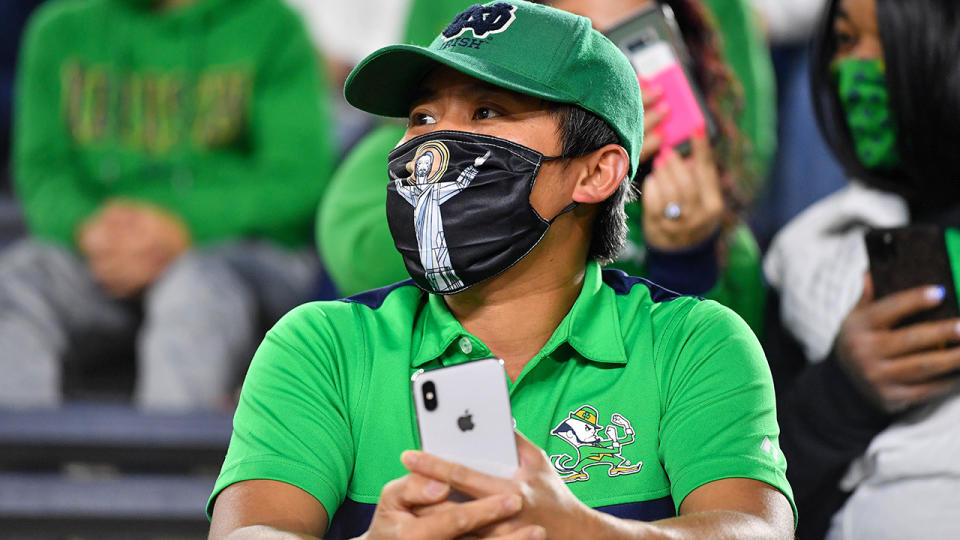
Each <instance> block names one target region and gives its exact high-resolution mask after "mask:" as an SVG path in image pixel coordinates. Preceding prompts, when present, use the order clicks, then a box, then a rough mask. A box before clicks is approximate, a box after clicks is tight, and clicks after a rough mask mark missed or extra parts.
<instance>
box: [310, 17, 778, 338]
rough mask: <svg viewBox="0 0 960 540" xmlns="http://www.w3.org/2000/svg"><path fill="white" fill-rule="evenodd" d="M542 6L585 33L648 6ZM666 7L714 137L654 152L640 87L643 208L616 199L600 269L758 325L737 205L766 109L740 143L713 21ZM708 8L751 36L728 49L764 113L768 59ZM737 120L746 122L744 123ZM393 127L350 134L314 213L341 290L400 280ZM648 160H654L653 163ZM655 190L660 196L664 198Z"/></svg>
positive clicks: (736, 88)
mask: <svg viewBox="0 0 960 540" xmlns="http://www.w3.org/2000/svg"><path fill="white" fill-rule="evenodd" d="M547 3H548V4H550V5H553V6H554V7H557V8H559V9H563V10H566V11H570V12H573V13H576V14H579V15H584V16H587V17H589V18H591V19H592V20H593V23H594V27H595V28H597V29H598V30H600V31H604V30H606V29H608V28H611V27H612V26H613V25H614V24H616V23H617V22H619V21H622V20H624V19H625V18H627V17H629V16H630V15H631V14H633V13H635V12H636V11H637V10H639V9H641V8H642V7H643V6H645V5H647V4H648V3H649V1H648V0H632V1H619V2H607V1H604V2H599V1H588V0H562V1H561V0H558V1H556V2H547ZM447 4H449V5H450V9H451V10H453V11H450V12H451V13H455V12H456V11H455V9H456V8H455V7H454V5H456V4H459V5H460V6H462V5H466V4H469V2H463V1H459V2H446V3H442V4H441V5H444V6H446V5H447ZM667 4H668V5H670V6H671V7H672V8H673V9H674V12H675V13H676V15H677V18H678V22H679V24H680V27H681V30H682V31H683V32H684V36H685V39H686V41H687V45H688V47H689V48H690V49H691V51H692V53H693V55H694V57H695V60H696V64H697V73H696V76H697V82H698V83H699V84H700V85H701V87H702V88H704V89H705V92H706V94H707V97H708V102H709V104H710V107H711V112H712V113H713V115H714V116H715V117H716V118H717V119H718V120H719V124H720V126H721V138H720V143H719V145H718V147H717V148H716V149H714V150H713V151H711V150H709V149H707V151H706V152H705V153H704V155H694V156H692V157H691V158H690V159H683V158H681V157H679V156H678V155H677V154H676V153H675V152H673V151H671V150H669V149H664V148H661V147H660V142H659V138H658V136H657V135H656V127H657V126H658V125H659V123H660V122H662V121H663V120H664V119H665V118H666V117H667V115H669V112H667V111H663V110H662V109H661V110H658V109H657V104H658V99H659V96H658V95H657V92H656V91H655V89H647V91H646V92H644V100H645V103H644V105H645V107H646V108H647V110H648V111H650V112H649V114H648V115H647V118H646V120H645V122H646V125H645V129H646V131H647V133H648V137H647V139H646V140H645V141H644V148H643V153H642V154H641V160H642V161H643V165H642V166H641V167H640V172H639V174H640V176H638V180H637V181H636V183H635V184H634V186H635V189H636V188H638V187H639V188H640V191H642V192H644V193H645V194H646V197H645V198H644V202H643V205H645V206H646V207H644V208H642V207H641V203H640V202H633V203H630V204H628V205H627V214H628V216H629V227H630V229H629V241H628V246H627V248H626V250H625V251H624V253H623V254H622V255H621V257H620V258H619V259H618V260H617V261H616V262H615V263H613V265H612V266H613V267H616V268H621V269H623V270H625V271H627V272H628V273H630V274H633V275H643V276H646V277H649V278H651V279H652V280H654V281H656V282H657V283H659V284H661V285H663V286H665V287H667V288H670V289H672V290H676V291H679V292H683V293H687V294H702V295H704V296H705V297H707V298H710V299H714V300H717V301H719V302H721V303H723V304H725V305H727V306H729V307H731V308H732V309H734V311H736V312H737V313H738V314H739V315H741V316H742V317H743V318H744V319H745V320H746V321H747V322H748V323H749V324H750V325H751V327H752V328H754V330H755V331H758V332H759V330H760V326H761V324H762V319H763V302H764V293H763V282H762V276H761V271H760V255H759V252H758V250H757V247H756V244H755V242H754V241H753V238H752V236H751V234H750V232H749V230H748V229H747V228H746V226H745V225H743V224H742V222H740V220H739V218H738V217H737V215H738V214H737V212H738V211H739V210H740V209H741V208H742V207H743V206H744V205H745V204H746V203H747V201H749V199H750V197H751V194H752V193H753V191H754V190H755V189H756V187H757V186H758V184H759V183H760V178H761V171H762V170H763V169H764V168H765V164H764V163H763V162H762V160H760V159H757V156H756V155H755V154H754V153H753V149H754V148H755V147H758V146H761V145H762V144H767V145H768V149H769V153H772V146H770V143H769V142H767V143H762V142H761V140H763V141H766V140H767V139H768V138H770V137H772V133H773V127H772V119H771V118H770V117H771V116H772V115H771V114H769V113H768V114H765V115H755V118H759V117H760V116H763V117H764V118H763V121H766V122H771V125H770V126H769V129H765V128H762V127H757V128H756V129H753V128H751V132H752V133H754V134H755V135H756V137H757V141H758V143H757V144H756V145H754V144H752V143H751V141H750V139H749V138H748V137H747V136H745V134H744V131H742V130H741V129H739V127H738V124H737V121H738V120H740V119H741V118H742V116H741V115H742V114H743V105H744V100H743V95H744V93H743V92H742V91H741V89H742V86H741V84H740V83H739V82H738V80H737V78H736V77H735V76H734V75H733V73H732V72H731V70H730V68H729V67H728V65H727V64H726V63H725V62H724V61H723V53H722V45H721V40H720V39H719V37H718V35H717V34H716V32H715V31H714V27H713V25H712V23H711V22H710V21H712V20H713V19H712V18H711V17H710V15H709V12H708V11H706V10H705V8H704V7H703V6H702V5H701V4H699V3H697V2H693V1H688V0H671V1H669V2H667ZM427 5H430V6H433V5H435V4H434V3H433V2H427V1H423V0H421V1H419V2H414V5H413V9H412V11H411V17H410V21H411V24H413V23H414V22H419V23H421V24H422V21H426V20H430V21H432V20H437V19H435V18H430V15H429V14H428V13H427V7H426V6H427ZM445 9H446V8H445ZM717 9H718V10H719V11H723V12H724V19H725V20H728V21H731V22H729V24H730V25H732V26H733V27H736V28H742V29H745V30H748V31H752V32H754V38H755V39H749V40H748V39H740V40H738V41H737V43H738V44H739V47H740V48H738V49H737V53H738V56H743V57H744V58H746V59H745V60H743V61H740V62H738V64H739V65H741V66H745V67H744V68H743V69H744V71H745V73H747V74H748V76H749V77H750V81H751V82H754V83H756V84H755V85H751V87H752V92H753V93H755V94H757V95H758V96H760V98H759V99H757V100H755V102H754V103H760V102H769V103H770V107H769V110H770V111H772V109H773V105H772V103H773V88H772V85H770V84H766V83H764V82H763V81H768V82H769V80H770V65H769V62H770V61H769V55H768V53H767V52H766V49H765V48H764V47H763V45H762V38H761V37H760V36H759V34H758V33H757V30H756V29H755V28H753V27H751V26H749V25H748V24H747V22H748V21H751V20H752V19H750V17H749V11H748V8H747V6H746V4H744V3H743V2H741V1H739V0H738V1H736V2H733V3H730V2H726V3H723V5H722V6H720V5H719V3H718V6H717ZM738 25H739V26H738ZM433 30H434V31H436V29H433ZM417 36H420V39H423V40H424V42H423V43H424V44H425V43H426V40H427V39H429V38H427V36H430V33H429V32H424V33H422V34H419V33H418V34H417V35H414V34H410V35H408V38H416V37H417ZM751 73H753V74H752V75H750V74H751ZM764 74H766V75H764ZM760 110H764V109H763V108H762V107H761V109H760ZM745 125H752V124H751V123H750V122H746V123H745ZM403 129H404V128H403V126H398V125H390V124H388V125H385V126H384V127H381V128H380V129H378V130H377V131H375V132H374V133H372V134H371V135H369V136H368V137H367V138H365V139H364V140H362V141H361V142H360V143H359V144H358V145H357V147H356V148H355V149H354V151H353V152H352V153H351V154H350V155H349V156H348V157H347V158H346V159H345V160H344V162H343V164H342V165H341V166H340V168H339V169H338V171H337V172H336V173H335V174H334V178H333V179H332V180H331V185H330V189H329V190H328V193H327V196H326V197H325V198H324V201H323V203H322V205H321V208H320V210H319V212H318V222H317V236H318V242H319V244H320V246H319V247H320V252H321V254H322V257H323V259H324V261H325V264H326V266H327V268H328V269H329V271H330V275H331V276H332V277H333V279H334V281H335V282H336V283H337V285H338V286H339V287H340V289H341V293H344V294H352V293H356V292H358V291H362V290H366V289H370V288H374V287H379V286H384V285H387V284H389V283H392V282H395V281H400V280H402V279H405V278H406V276H407V274H406V270H405V269H404V265H403V262H402V260H401V258H400V256H399V254H398V253H397V252H396V250H395V249H394V248H393V241H392V239H391V237H390V232H389V229H388V226H387V221H386V219H385V218H384V207H385V204H386V190H385V185H386V177H385V173H384V170H385V163H386V156H387V154H388V153H389V151H390V150H391V149H392V148H393V147H394V146H395V145H396V143H397V141H398V140H400V138H401V137H402V134H403ZM661 151H663V152H661ZM658 155H660V156H661V157H662V159H661V160H660V162H659V165H658V166H654V165H653V163H654V158H655V157H656V156H658ZM714 156H715V157H714ZM651 172H652V174H651ZM648 175H649V176H648ZM644 177H647V180H646V182H644V184H643V187H640V180H639V179H642V178H644ZM667 193H671V195H670V196H669V197H668V196H667ZM654 194H656V195H654ZM670 204H677V205H679V206H680V207H681V208H682V213H681V215H680V216H679V219H668V218H667V217H666V216H665V213H664V212H665V208H666V206H668V205H670Z"/></svg>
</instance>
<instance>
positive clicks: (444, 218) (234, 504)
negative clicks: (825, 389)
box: [207, 0, 793, 539]
mask: <svg viewBox="0 0 960 540" xmlns="http://www.w3.org/2000/svg"><path fill="white" fill-rule="evenodd" d="M345 93H346V97H347V99H348V101H350V102H351V103H352V104H354V105H355V106H357V107H359V108H361V109H364V110H367V111H369V112H372V113H375V114H382V115H387V116H402V117H407V118H408V123H409V127H408V129H407V132H406V135H405V137H404V139H403V140H402V141H401V143H400V144H399V145H398V146H397V147H396V148H395V149H394V150H393V151H392V152H391V153H390V156H389V160H388V174H389V177H390V181H389V182H387V183H386V188H387V219H388V221H389V222H390V229H391V233H392V235H393V237H394V241H395V244H396V247H397V249H398V251H399V252H400V254H401V256H402V257H403V259H404V263H405V264H406V267H407V270H408V271H409V273H410V275H411V278H412V280H410V281H407V282H403V283H400V284H397V285H394V286H391V287H387V288H385V289H379V290H375V291H370V292H368V293H364V294H361V295H358V296H355V297H352V298H349V299H346V300H344V301H338V302H321V303H313V304H309V305H306V306H302V307H300V308H298V309H296V310H294V311H293V312H291V313H290V314H288V315H287V316H286V317H285V318H284V319H283V320H282V321H281V322H280V323H278V324H277V326H276V327H274V328H273V329H272V330H271V331H270V333H268V335H267V336H266V338H265V340H264V342H263V344H262V345H261V347H260V349H259V350H258V352H257V354H256V356H255V357H254V360H253V362H252V364H251V367H250V371H249V372H248V375H247V378H246V381H245V383H244V388H243V392H242V395H241V398H240V404H239V407H238V409H237V414H236V417H235V419H234V433H233V437H232V439H231V443H230V449H229V451H228V453H227V457H226V459H225V462H224V465H223V469H222V471H221V473H220V477H219V478H218V480H217V483H216V486H215V487H214V491H213V494H212V495H211V497H210V501H209V503H208V507H207V510H208V512H209V513H210V514H211V517H212V525H211V534H210V536H211V538H225V537H228V536H229V537H230V538H261V537H269V538H311V537H316V536H323V537H324V538H353V537H362V538H367V539H375V538H458V537H461V536H464V535H466V536H476V537H495V538H547V537H550V538H602V537H612V538H643V537H649V538H656V537H666V536H669V537H671V538H741V537H746V536H749V537H754V538H789V537H792V532H793V529H792V527H791V516H792V512H791V502H790V501H791V499H792V494H791V492H790V487H789V485H788V484H787V483H786V480H785V476H784V472H785V468H786V463H785V462H784V460H783V457H782V455H781V454H780V452H779V449H778V447H777V436H778V433H779V430H778V428H777V425H776V418H775V416H776V415H775V410H774V397H773V387H772V382H771V379H770V375H769V372H768V370H767V367H766V361H765V359H764V358H763V353H762V351H761V350H760V348H759V345H758V344H757V341H756V339H755V338H754V337H753V334H752V332H751V331H750V329H749V328H748V327H747V326H746V324H745V323H744V322H743V321H742V320H740V319H739V318H738V317H737V316H736V315H735V314H733V313H732V312H731V311H729V310H728V309H726V308H723V307H722V306H720V305H718V304H716V303H715V302H711V301H704V300H701V299H698V298H692V297H679V296H677V295H675V294H672V293H670V292H669V291H666V290H664V289H662V288H660V287H657V286H656V285H654V284H652V283H650V282H647V281H645V280H642V279H638V278H631V277H629V276H627V275H625V274H623V273H622V272H618V271H604V270H601V268H600V263H601V262H605V261H607V260H609V258H610V257H611V253H615V252H616V251H617V250H618V249H619V247H620V246H621V245H622V242H623V241H624V234H625V231H624V219H625V217H624V214H623V203H624V198H625V196H626V193H627V190H626V184H625V183H624V180H625V179H627V178H629V177H630V176H631V175H633V174H634V171H635V170H636V167H637V159H638V152H639V148H640V144H641V140H642V133H641V131H642V128H641V126H642V107H641V99H640V93H639V89H638V88H637V84H636V77H635V75H634V73H633V69H632V68H631V66H630V64H629V62H628V61H627V60H626V58H625V57H624V56H623V55H622V54H621V53H620V52H619V50H618V49H617V48H616V47H615V46H614V45H613V44H612V43H610V42H609V41H608V40H607V39H606V38H604V37H603V36H602V35H601V34H599V33H597V32H596V31H594V30H593V29H592V28H591V26H590V22H589V21H588V20H587V19H584V18H581V17H577V16H574V15H571V14H568V13H564V12H561V11H558V10H555V9H552V8H548V7H545V6H539V5H534V4H530V3H527V2H523V1H520V0H514V1H511V2H492V3H489V4H486V5H483V6H480V5H477V6H472V7H470V8H468V9H467V10H466V11H465V12H463V13H461V14H460V15H458V16H457V17H456V18H455V19H454V21H453V22H452V23H451V24H450V25H449V26H448V27H447V28H446V29H445V30H444V31H443V32H442V33H441V34H440V35H439V36H438V37H437V38H436V39H435V40H434V41H433V43H432V44H431V45H430V46H429V47H426V48H421V47H415V46H393V47H387V48H385V49H381V50H380V51H377V52H376V53H374V54H372V55H371V56H370V57H368V58H367V59H366V60H365V61H364V62H362V63H361V64H360V65H359V66H358V67H357V68H356V70H355V71H354V72H353V73H352V74H351V76H350V78H349V79H348V80H347V85H346V90H345ZM695 144H706V141H704V140H699V141H696V142H695ZM428 154H429V155H430V157H429V158H423V156H424V155H428ZM418 163H420V167H419V169H418V167H417V165H418ZM465 178H466V179H469V181H468V182H467V181H465ZM454 183H457V184H459V185H458V186H457V189H452V188H451V189H449V190H441V189H439V188H434V187H433V186H434V185H441V186H442V185H453V184H454ZM411 191H413V192H416V193H421V194H426V195H424V197H425V202H424V203H423V204H422V205H414V204H411V203H410V201H409V200H408V199H407V197H406V196H405V193H409V192H411ZM430 197H435V198H434V199H430ZM433 203H436V205H437V206H438V207H439V211H435V209H433V206H432V204H433ZM438 224H439V225H441V226H442V229H443V236H444V241H443V242H442V245H441V244H439V243H436V242H433V243H430V244H429V245H428V249H424V238H426V236H425V235H424V232H425V231H429V230H434V231H436V227H437V226H438ZM431 228H432V229H431ZM448 267H449V268H448ZM436 270H443V271H445V272H447V271H448V272H450V273H452V274H454V275H456V277H457V280H438V279H431V276H432V274H431V272H432V271H436ZM489 357H498V358H501V359H502V360H503V363H504V366H505V368H506V372H507V376H508V379H509V380H508V381H507V384H508V387H509V392H510V400H511V405H512V411H513V414H514V418H515V420H516V427H517V431H518V435H517V448H518V453H519V462H520V469H519V471H518V472H517V473H516V474H515V475H514V477H513V478H510V479H502V478H494V477H490V476H487V475H484V474H481V473H479V472H475V471H471V470H469V469H467V468H464V467H461V466H457V465H453V464H451V463H448V462H445V461H443V460H440V459H438V458H436V457H434V456H430V455H427V454H424V453H422V452H416V451H407V450H409V449H411V448H416V447H417V446H418V444H419V443H418V439H417V435H416V421H415V419H414V410H413V404H412V398H411V395H410V383H409V381H410V376H411V375H412V374H413V373H415V372H417V371H418V370H421V369H424V370H429V369H435V368H439V367H443V366H450V365H455V364H460V363H464V362H469V361H472V360H478V359H482V358H489ZM438 399H443V398H442V391H441V393H440V394H438ZM604 425H606V428H603V426H604ZM598 431H602V433H598ZM520 433H522V435H520ZM571 445H573V446H574V447H577V446H578V445H579V446H580V447H587V446H589V447H605V448H606V450H604V451H603V452H599V453H595V456H594V457H597V458H599V459H597V461H598V462H600V461H601V460H605V461H604V462H603V463H602V464H603V465H606V466H605V467H600V466H599V464H600V463H598V465H597V466H596V467H592V468H589V469H588V472H589V474H587V475H586V476H587V478H583V477H576V478H573V477H570V478H563V476H566V475H565V474H564V470H563V469H564V465H565V464H568V463H570V460H572V459H575V456H570V451H571V450H570V447H571ZM586 454H587V455H588V456H589V455H592V454H591V452H590V451H589V450H588V451H587V452H586ZM601 454H602V455H601ZM613 455H616V456H617V460H616V461H617V462H616V463H613V461H612V460H613ZM401 456H402V457H401ZM548 456H549V457H548ZM564 456H566V457H564ZM584 468H585V467H581V468H580V469H581V471H582V470H583V469H584ZM451 490H456V491H459V492H461V493H464V494H467V495H469V496H470V497H471V500H469V501H468V502H453V501H448V500H447V497H448V495H449V494H450V492H451ZM311 535H313V536H311Z"/></svg>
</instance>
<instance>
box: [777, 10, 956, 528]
mask: <svg viewBox="0 0 960 540" xmlns="http://www.w3.org/2000/svg"><path fill="white" fill-rule="evenodd" d="M958 56H960V4H958V3H957V2H955V1H954V0H912V1H910V2H905V1H903V0H832V1H831V2H830V4H829V10H828V12H827V14H826V17H825V19H824V21H823V23H822V27H821V28H820V30H819V32H818V35H817V37H816V40H815V47H814V53H813V66H812V67H813V71H812V92H813V97H814V104H815V108H816V111H817V115H818V120H819V123H820V126H821V129H822V130H823V133H824V136H825V137H826V140H827V141H828V144H829V145H830V147H831V149H832V150H833V152H834V153H835V154H836V156H837V158H838V159H839V160H840V162H841V163H842V164H843V166H844V168H845V170H846V172H847V174H848V175H849V176H850V178H851V180H850V183H849V185H848V186H846V187H845V188H844V189H842V190H841V191H839V192H837V193H835V194H834V195H831V196H829V197H827V198H825V199H824V200H822V201H820V202H818V203H817V204H815V205H814V206H812V207H810V208H809V209H807V210H806V211H805V212H803V213H802V214H801V215H800V216H799V217H797V218H796V219H795V220H794V221H793V222H791V223H790V224H789V225H788V226H787V227H786V228H785V229H784V230H783V231H781V232H780V233H779V234H778V235H777V237H776V238H775V239H774V242H773V244H772V246H771V249H770V251H769V253H768V255H767V257H766V259H765V261H764V270H765V273H766V276H767V278H768V279H769V281H770V283H771V284H772V286H773V287H774V289H775V290H776V294H775V295H772V301H771V305H770V307H771V312H770V319H769V320H770V321H771V322H770V323H768V327H769V328H768V330H769V331H768V340H767V343H766V346H767V352H768V359H769V360H770V362H771V368H772V370H773V372H774V379H775V382H776V385H777V391H778V394H779V395H778V411H779V417H780V426H781V429H782V430H783V434H782V438H781V441H782V444H783V451H784V454H785V455H786V456H787V459H789V461H790V471H789V473H788V476H789V477H790V479H791V483H792V485H793V487H794V489H795V490H796V494H797V499H798V504H799V507H800V513H801V515H802V516H804V519H803V520H802V522H801V526H800V530H799V532H800V536H801V537H802V538H823V537H824V535H825V534H826V535H827V537H828V538H832V539H833V538H870V539H888V538H889V539H894V538H897V539H900V538H960V514H958V513H957V493H958V491H960V465H958V461H957V459H956V456H957V455H960V396H958V392H957V390H958V388H960V375H958V373H960V348H957V346H956V344H957V343H958V342H960V320H958V319H946V320H939V321H934V322H911V321H910V320H909V319H910V318H911V317H913V316H916V315H920V314H922V313H923V312H925V311H929V310H931V309H933V308H934V307H936V306H938V305H940V304H941V303H943V302H956V300H955V299H954V298H953V297H952V296H948V295H947V290H948V288H950V289H953V287H951V283H949V282H950V281H952V280H955V279H956V277H957V276H956V275H954V276H953V277H951V276H949V275H945V276H943V277H942V280H943V281H944V282H943V283H929V284H928V285H927V286H924V287H920V288H913V289H908V290H905V291H901V292H896V293H892V294H889V295H887V296H884V297H882V298H878V297H877V296H878V295H875V294H874V281H873V279H872V277H871V275H870V274H869V273H868V270H870V269H869V268H868V267H869V259H868V253H867V249H866V246H865V242H864V233H865V231H867V230H869V229H870V228H888V227H904V226H907V225H918V224H921V225H928V226H933V227H939V228H941V229H944V228H955V227H958V226H960V187H958V186H960V184H958V181H957V176H958V174H960V154H958V153H957V151H956V149H957V146H958V144H960V82H958V81H960V63H958V62H957V58H958ZM938 230H940V229H938ZM941 238H942V241H940V242H938V243H939V245H940V246H941V247H943V248H944V249H945V250H946V255H947V256H948V257H949V259H950V265H951V266H952V267H953V269H954V270H953V273H954V274H956V272H957V270H956V269H957V268H958V267H960V243H958V242H957V241H956V231H955V230H953V232H949V230H948V231H947V232H944V233H943V236H942V237H941ZM951 238H953V240H951ZM930 249H931V250H933V249H936V246H934V245H931V246H930ZM952 308H953V310H956V308H957V306H952ZM775 326H782V328H779V329H777V328H774V327H775ZM848 497H849V498H848ZM838 509H839V511H838Z"/></svg>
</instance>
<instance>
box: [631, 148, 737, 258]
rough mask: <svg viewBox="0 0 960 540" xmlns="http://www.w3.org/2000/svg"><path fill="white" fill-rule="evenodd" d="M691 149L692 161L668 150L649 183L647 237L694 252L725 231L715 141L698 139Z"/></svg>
mask: <svg viewBox="0 0 960 540" xmlns="http://www.w3.org/2000/svg"><path fill="white" fill-rule="evenodd" d="M691 146H692V149H693V150H692V153H691V155H690V157H688V158H686V159H684V158H681V157H680V156H679V155H677V153H676V152H674V151H673V149H671V148H667V149H665V150H663V151H662V152H661V153H660V156H659V157H657V159H656V160H655V161H654V171H653V174H651V175H650V176H649V177H647V179H646V180H645V181H644V182H643V186H642V194H641V197H642V201H643V238H644V241H645V242H646V243H647V244H648V245H650V246H652V247H654V248H658V249H661V250H680V249H684V248H688V247H691V246H694V245H696V244H699V243H701V242H703V241H704V240H706V239H707V238H709V237H710V236H711V235H713V234H714V233H715V232H716V231H717V229H719V228H720V223H721V220H722V218H723V211H724V201H723V192H722V190H721V188H720V179H719V177H718V174H717V165H716V163H715V162H714V160H713V152H712V151H711V150H710V142H709V141H707V139H706V136H705V135H698V136H696V137H694V138H693V139H691Z"/></svg>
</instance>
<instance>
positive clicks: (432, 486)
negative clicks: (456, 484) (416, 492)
mask: <svg viewBox="0 0 960 540" xmlns="http://www.w3.org/2000/svg"><path fill="white" fill-rule="evenodd" d="M423 491H424V493H426V494H427V496H429V497H439V496H441V495H443V494H444V493H446V491H447V485H446V484H444V483H442V482H437V481H436V480H431V481H430V483H428V484H427V485H426V487H424V488H423Z"/></svg>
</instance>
